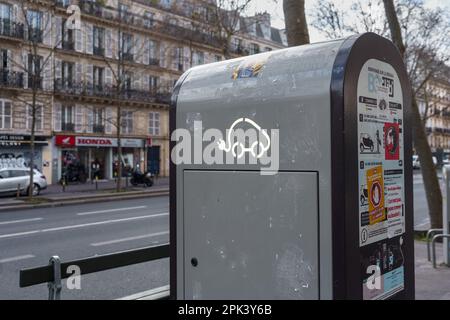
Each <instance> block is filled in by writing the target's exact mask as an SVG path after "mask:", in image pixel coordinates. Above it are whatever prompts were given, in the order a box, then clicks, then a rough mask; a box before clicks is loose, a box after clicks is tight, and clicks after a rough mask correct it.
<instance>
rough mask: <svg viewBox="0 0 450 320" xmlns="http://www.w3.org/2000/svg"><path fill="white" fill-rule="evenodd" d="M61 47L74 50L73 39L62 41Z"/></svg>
mask: <svg viewBox="0 0 450 320" xmlns="http://www.w3.org/2000/svg"><path fill="white" fill-rule="evenodd" d="M61 47H62V48H63V49H64V50H71V51H73V50H75V43H74V42H73V41H63V42H62V43H61Z"/></svg>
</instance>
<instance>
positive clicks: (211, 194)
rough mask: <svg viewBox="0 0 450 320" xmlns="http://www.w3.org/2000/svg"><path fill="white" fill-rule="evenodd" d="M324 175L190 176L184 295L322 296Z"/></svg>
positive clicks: (214, 173) (209, 173)
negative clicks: (321, 177) (320, 192)
mask: <svg viewBox="0 0 450 320" xmlns="http://www.w3.org/2000/svg"><path fill="white" fill-rule="evenodd" d="M318 201H319V198H318V174H317V173H315V172H280V173H279V174H277V175H275V176H261V174H260V172H259V171H184V207H183V210H184V246H185V247H184V281H185V283H184V296H185V299H187V300H196V299H207V300H211V299H212V300H216V299H239V300H241V299H258V300H259V299H311V300H312V299H319V261H318V257H319V252H318V251H319V228H318Z"/></svg>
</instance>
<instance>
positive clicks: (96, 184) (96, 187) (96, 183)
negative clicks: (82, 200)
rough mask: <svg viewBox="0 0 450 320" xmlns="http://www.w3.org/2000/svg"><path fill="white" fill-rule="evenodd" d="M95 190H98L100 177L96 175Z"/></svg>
mask: <svg viewBox="0 0 450 320" xmlns="http://www.w3.org/2000/svg"><path fill="white" fill-rule="evenodd" d="M95 190H98V175H95Z"/></svg>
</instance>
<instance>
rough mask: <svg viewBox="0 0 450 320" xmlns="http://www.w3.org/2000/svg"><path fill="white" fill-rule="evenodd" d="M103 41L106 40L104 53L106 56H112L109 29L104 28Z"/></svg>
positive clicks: (110, 32)
mask: <svg viewBox="0 0 450 320" xmlns="http://www.w3.org/2000/svg"><path fill="white" fill-rule="evenodd" d="M105 42H106V49H105V55H106V57H107V58H112V52H113V49H112V46H113V43H112V31H111V29H106V30H105Z"/></svg>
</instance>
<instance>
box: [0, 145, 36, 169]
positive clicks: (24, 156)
mask: <svg viewBox="0 0 450 320" xmlns="http://www.w3.org/2000/svg"><path fill="white" fill-rule="evenodd" d="M30 159H31V152H30V151H29V150H26V149H25V150H23V149H22V150H13V149H10V150H1V151H0V169H3V168H28V167H29V164H30ZM33 159H34V164H35V167H36V168H37V169H42V152H41V151H35V152H34V157H33Z"/></svg>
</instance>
